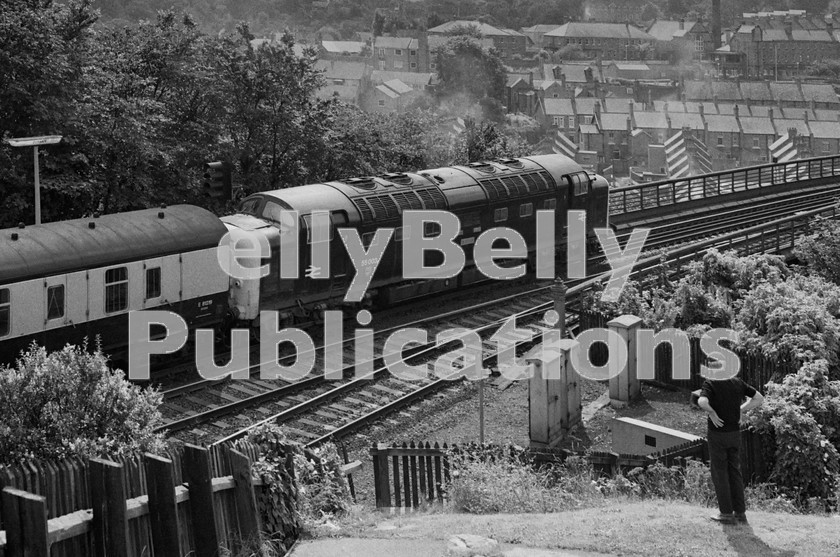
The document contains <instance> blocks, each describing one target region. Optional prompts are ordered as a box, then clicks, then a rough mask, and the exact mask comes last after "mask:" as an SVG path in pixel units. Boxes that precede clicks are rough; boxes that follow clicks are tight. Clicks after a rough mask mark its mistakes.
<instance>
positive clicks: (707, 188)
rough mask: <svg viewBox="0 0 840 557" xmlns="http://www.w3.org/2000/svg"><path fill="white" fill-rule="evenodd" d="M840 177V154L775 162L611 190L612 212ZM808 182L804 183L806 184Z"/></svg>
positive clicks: (615, 214) (622, 214)
mask: <svg viewBox="0 0 840 557" xmlns="http://www.w3.org/2000/svg"><path fill="white" fill-rule="evenodd" d="M836 177H840V155H832V156H828V157H817V158H812V159H802V160H798V161H794V162H787V163H771V164H763V165H760V166H751V167H747V168H738V169H734V170H724V171H720V172H712V173H711V174H703V175H701V176H691V177H688V178H684V179H676V180H663V181H659V182H650V183H646V184H637V185H633V186H624V187H620V188H615V189H612V190H610V216H611V218H612V217H618V218H619V219H621V218H623V217H625V216H630V215H631V214H633V213H638V212H641V211H647V210H653V209H656V208H659V207H663V206H668V205H675V204H680V203H689V202H693V201H701V200H704V199H709V198H717V197H720V196H728V195H733V194H739V193H741V192H749V191H751V190H760V189H770V188H773V187H776V186H785V185H787V184H790V183H791V182H813V181H818V180H823V181H825V180H827V179H830V178H836ZM803 185H804V184H803Z"/></svg>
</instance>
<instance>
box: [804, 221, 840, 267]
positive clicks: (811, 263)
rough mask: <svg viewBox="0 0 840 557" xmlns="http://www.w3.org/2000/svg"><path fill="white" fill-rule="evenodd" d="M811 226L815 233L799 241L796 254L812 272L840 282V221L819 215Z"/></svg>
mask: <svg viewBox="0 0 840 557" xmlns="http://www.w3.org/2000/svg"><path fill="white" fill-rule="evenodd" d="M811 226H812V229H813V230H814V233H813V234H811V235H809V236H805V237H804V238H802V239H801V240H799V242H797V246H796V249H795V250H794V254H795V255H796V256H797V257H798V258H799V259H801V260H802V261H804V262H805V263H807V264H808V269H809V270H810V271H811V272H813V273H816V274H818V275H820V276H822V277H824V278H825V279H827V280H830V281H832V282H833V283H835V284H840V222H837V221H836V220H830V219H826V218H823V217H817V218H816V219H815V220H814V222H813V223H812V225H811Z"/></svg>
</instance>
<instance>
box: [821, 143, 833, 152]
mask: <svg viewBox="0 0 840 557" xmlns="http://www.w3.org/2000/svg"><path fill="white" fill-rule="evenodd" d="M830 152H831V143H829V142H828V141H823V153H826V154H828V153H830Z"/></svg>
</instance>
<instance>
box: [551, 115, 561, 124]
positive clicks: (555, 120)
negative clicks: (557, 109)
mask: <svg viewBox="0 0 840 557" xmlns="http://www.w3.org/2000/svg"><path fill="white" fill-rule="evenodd" d="M552 121H553V122H554V125H555V126H559V125H560V117H559V116H555V117H554V118H552Z"/></svg>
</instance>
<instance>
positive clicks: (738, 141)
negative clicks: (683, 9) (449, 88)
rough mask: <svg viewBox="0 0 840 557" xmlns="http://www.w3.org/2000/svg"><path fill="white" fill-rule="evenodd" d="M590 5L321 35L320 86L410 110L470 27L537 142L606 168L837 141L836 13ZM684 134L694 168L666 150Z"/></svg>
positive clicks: (742, 156)
mask: <svg viewBox="0 0 840 557" xmlns="http://www.w3.org/2000/svg"><path fill="white" fill-rule="evenodd" d="M585 5H586V17H585V18H584V19H585V20H584V21H573V22H569V23H565V24H563V25H549V24H538V25H533V26H531V27H527V28H523V29H520V30H515V29H506V28H501V27H496V26H493V25H489V24H486V23H481V22H477V21H463V20H456V21H450V22H447V23H444V24H442V25H438V26H436V27H433V28H431V29H428V30H426V31H417V30H413V31H404V32H403V34H404V35H405V36H378V37H372V36H369V34H362V35H360V36H359V37H357V39H358V40H353V41H326V40H325V41H321V43H320V45H318V46H317V48H318V52H319V58H320V60H319V62H318V66H317V67H318V69H320V70H322V71H323V75H324V79H325V85H324V87H323V88H322V89H321V91H320V92H319V96H320V97H321V98H333V97H338V98H339V99H342V100H345V101H347V102H351V103H355V104H357V105H358V106H360V107H361V108H362V109H363V110H366V111H370V112H401V111H405V110H408V109H410V108H411V107H412V106H413V105H415V103H417V102H418V101H420V100H421V99H422V98H423V97H424V96H426V95H429V94H431V92H432V91H433V90H434V87H435V85H436V79H437V77H436V69H437V68H436V66H435V51H436V49H437V48H439V47H440V46H442V45H443V44H445V43H446V42H447V40H449V38H450V37H451V36H452V35H453V34H457V33H459V32H463V31H465V30H467V31H468V33H469V34H471V35H473V36H474V37H476V40H478V41H479V42H480V43H481V45H482V47H483V48H486V49H490V48H492V49H495V51H496V52H497V53H498V54H499V55H500V57H501V58H502V60H503V61H504V62H505V63H506V64H507V65H508V73H507V83H506V93H505V99H504V103H503V104H504V106H505V108H506V109H507V111H508V112H511V113H520V114H523V115H525V116H529V117H531V118H533V119H534V121H535V122H536V124H537V126H538V128H539V132H538V133H539V134H541V136H540V137H541V138H542V141H541V142H540V146H541V149H543V150H544V151H545V152H564V153H566V154H567V155H569V156H572V157H574V158H576V159H577V160H578V161H579V162H581V163H583V164H586V165H587V166H589V167H591V168H593V169H596V170H598V171H601V172H604V171H608V172H612V173H613V174H614V175H630V176H632V177H633V178H634V179H636V180H649V179H655V178H658V177H664V176H669V175H674V173H680V172H686V171H697V172H700V171H712V170H722V169H727V168H732V167H736V166H744V165H754V164H761V163H764V162H770V161H773V160H774V159H775V158H776V155H778V153H776V152H775V151H774V149H775V147H774V145H776V144H778V143H779V142H780V141H782V140H783V141H784V142H787V144H788V146H787V147H786V149H787V151H785V152H786V153H789V152H795V153H796V154H797V155H798V156H820V155H824V154H829V153H837V152H840V98H838V94H837V91H836V90H835V86H834V84H832V83H829V82H827V81H825V80H824V79H819V78H813V77H810V76H808V75H807V71H808V70H809V69H810V68H811V67H812V66H813V65H814V64H815V63H817V62H820V61H823V60H831V59H836V60H840V22H837V21H835V20H834V19H833V17H828V16H814V15H810V14H807V13H805V12H804V11H802V10H788V11H779V12H758V13H747V14H743V19H742V20H741V21H738V22H736V23H737V24H736V25H734V26H733V25H730V26H728V27H724V28H723V29H722V30H721V33H720V35H719V36H718V37H715V35H714V34H713V32H712V27H713V24H712V23H710V22H704V21H701V20H696V19H695V20H690V19H679V20H666V19H655V20H653V21H650V22H647V24H645V23H644V22H642V21H641V20H640V18H639V14H640V13H641V12H642V11H643V10H644V9H645V6H646V2H634V1H622V2H617V1H610V0H588V1H587V2H585ZM716 39H717V40H716ZM258 41H259V40H258ZM255 42H256V41H255ZM716 43H717V44H719V45H720V46H719V47H718V48H716V47H715V44H716ZM296 48H297V49H298V50H302V47H300V46H296ZM450 127H451V128H452V130H453V132H452V133H458V132H459V131H461V130H462V129H463V126H458V125H453V126H450ZM540 137H537V138H533V137H532V138H531V139H532V140H533V139H536V140H537V141H538V142H539V140H540ZM675 142H682V143H680V144H679V145H680V149H683V150H684V151H685V152H687V153H688V154H689V156H688V157H687V160H688V163H685V161H683V162H684V163H685V164H687V165H688V166H690V167H691V168H674V167H673V165H672V164H671V163H670V162H669V158H668V156H667V153H668V152H670V151H672V150H673V145H674V144H675ZM666 145H667V146H668V148H667V149H666V148H665V146H666ZM785 156H789V155H787V154H786V155H785ZM683 159H686V157H683Z"/></svg>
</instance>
